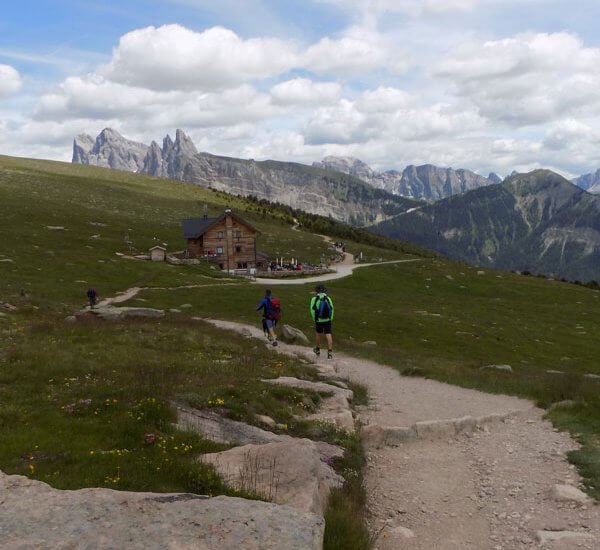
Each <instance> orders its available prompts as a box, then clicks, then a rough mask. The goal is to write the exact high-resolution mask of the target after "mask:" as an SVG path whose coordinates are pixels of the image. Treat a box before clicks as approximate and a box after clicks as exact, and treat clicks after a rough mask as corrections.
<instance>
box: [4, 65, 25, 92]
mask: <svg viewBox="0 0 600 550" xmlns="http://www.w3.org/2000/svg"><path fill="white" fill-rule="evenodd" d="M21 86H22V81H21V76H20V75H19V73H18V71H17V70H16V69H14V68H13V67H11V66H10V65H0V97H3V96H8V95H11V94H14V93H16V92H18V91H19V90H20V89H21Z"/></svg>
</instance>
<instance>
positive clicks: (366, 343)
mask: <svg viewBox="0 0 600 550" xmlns="http://www.w3.org/2000/svg"><path fill="white" fill-rule="evenodd" d="M376 345H377V342H375V340H367V341H366V342H363V346H376Z"/></svg>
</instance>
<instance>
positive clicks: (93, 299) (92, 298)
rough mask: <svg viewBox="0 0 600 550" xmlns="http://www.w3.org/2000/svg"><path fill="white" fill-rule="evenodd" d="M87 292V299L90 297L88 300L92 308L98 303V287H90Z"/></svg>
mask: <svg viewBox="0 0 600 550" xmlns="http://www.w3.org/2000/svg"><path fill="white" fill-rule="evenodd" d="M86 294H87V299H88V302H89V303H90V309H91V308H93V307H94V306H95V305H96V296H97V293H96V289H95V288H92V287H90V288H88V289H87V293H86Z"/></svg>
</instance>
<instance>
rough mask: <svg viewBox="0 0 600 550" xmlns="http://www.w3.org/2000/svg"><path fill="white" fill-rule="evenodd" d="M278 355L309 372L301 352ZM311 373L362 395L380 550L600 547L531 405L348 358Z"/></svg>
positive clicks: (593, 508) (571, 473) (592, 515)
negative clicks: (362, 390) (362, 389)
mask: <svg viewBox="0 0 600 550" xmlns="http://www.w3.org/2000/svg"><path fill="white" fill-rule="evenodd" d="M211 323H213V324H215V325H216V326H218V327H221V328H225V329H230V330H235V331H237V332H241V333H245V334H246V335H251V336H256V337H260V335H261V332H260V330H259V329H257V328H254V327H249V326H245V325H241V324H238V323H231V322H224V321H211ZM278 350H279V351H280V352H282V353H288V354H293V355H297V356H300V357H304V358H306V359H308V360H311V361H314V360H315V358H314V356H312V353H311V352H310V350H309V349H308V348H306V347H304V346H296V345H287V344H284V343H282V344H280V346H279V348H278ZM317 367H318V368H319V369H320V370H322V372H324V373H331V372H335V371H337V375H338V376H340V377H347V378H348V379H350V380H351V381H354V382H359V383H361V384H364V385H366V386H367V387H368V388H369V393H370V404H369V406H368V407H366V408H365V409H364V410H362V411H361V413H360V420H361V421H362V422H363V424H365V428H364V432H365V435H366V436H367V438H366V439H367V443H369V445H370V448H369V449H368V451H367V453H368V455H367V457H368V467H367V472H366V486H367V493H368V513H369V518H368V519H369V524H370V528H371V532H372V534H373V537H374V538H375V541H376V542H375V548H376V549H378V550H392V549H393V550H397V549H404V548H407V549H420V550H430V549H433V548H440V549H444V550H446V549H456V550H459V549H461V550H462V549H468V548H472V549H474V550H475V549H477V550H487V549H489V550H517V549H518V550H524V549H531V548H547V549H555V550H557V549H560V550H568V549H575V548H586V549H590V550H591V549H596V548H599V547H600V510H599V507H598V506H597V505H595V504H593V503H592V502H591V501H590V500H589V499H587V498H586V497H585V495H582V494H581V493H579V492H578V491H577V490H576V487H577V486H578V485H579V484H580V478H579V475H578V474H577V472H576V470H575V468H574V467H573V466H572V465H570V464H569V463H568V461H567V459H566V453H567V452H568V451H570V450H572V449H575V448H576V447H577V445H576V443H575V442H574V441H573V440H572V439H571V438H570V436H569V435H568V434H566V433H560V432H558V431H557V430H555V429H554V428H553V427H552V425H551V423H549V422H547V421H545V420H543V414H544V411H543V410H541V409H539V408H537V407H534V406H533V405H532V403H530V402H529V401H527V400H523V399H517V398H514V397H508V396H499V395H490V394H485V393H482V392H477V391H474V390H468V389H464V388H458V387H455V386H450V385H448V384H442V383H440V382H435V381H432V380H424V379H419V378H412V377H410V378H407V377H402V376H400V375H399V374H398V372H397V371H395V370H394V369H391V368H389V367H385V366H382V365H379V364H377V363H374V362H372V361H367V360H362V359H357V358H353V357H349V356H345V355H343V354H336V359H334V360H333V361H330V362H327V361H326V360H325V361H323V360H320V361H319V362H317ZM459 427H460V429H459ZM419 428H421V430H420V435H419ZM407 431H408V432H410V433H411V434H413V436H410V437H407V438H405V437H404V435H405V434H406V433H407ZM386 434H387V437H385V436H386ZM393 434H395V437H394V436H393ZM378 435H379V436H380V437H378ZM564 486H566V487H564Z"/></svg>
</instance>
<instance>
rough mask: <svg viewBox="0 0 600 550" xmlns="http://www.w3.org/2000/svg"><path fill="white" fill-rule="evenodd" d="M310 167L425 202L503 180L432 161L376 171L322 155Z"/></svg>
mask: <svg viewBox="0 0 600 550" xmlns="http://www.w3.org/2000/svg"><path fill="white" fill-rule="evenodd" d="M313 166H315V167H318V168H326V169H328V170H336V171H338V172H343V173H344V174H349V175H351V176H355V177H357V178H359V179H361V180H363V181H366V182H367V183H369V184H371V185H372V186H373V187H377V188H378V189H385V190H386V191H388V192H390V193H393V194H394V195H402V196H404V197H412V198H416V199H424V200H427V201H437V200H439V199H443V198H445V197H451V196H452V195H458V194H460V193H465V192H467V191H471V190H472V189H478V188H479V187H484V186H486V185H492V184H493V183H500V182H501V181H502V180H501V178H500V176H498V175H497V174H494V173H491V174H490V175H489V176H488V177H487V178H484V177H483V176H480V175H478V174H476V173H475V172H471V171H470V170H463V169H459V170H454V169H452V168H440V167H438V166H434V165H432V164H424V165H423V166H412V165H411V166H407V167H406V168H405V169H404V170H403V171H402V172H399V171H397V170H389V171H387V172H375V171H374V170H373V169H372V168H371V167H370V166H369V165H368V164H365V163H364V162H363V161H361V160H359V159H357V158H354V157H325V158H324V159H323V160H322V161H320V162H313Z"/></svg>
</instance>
